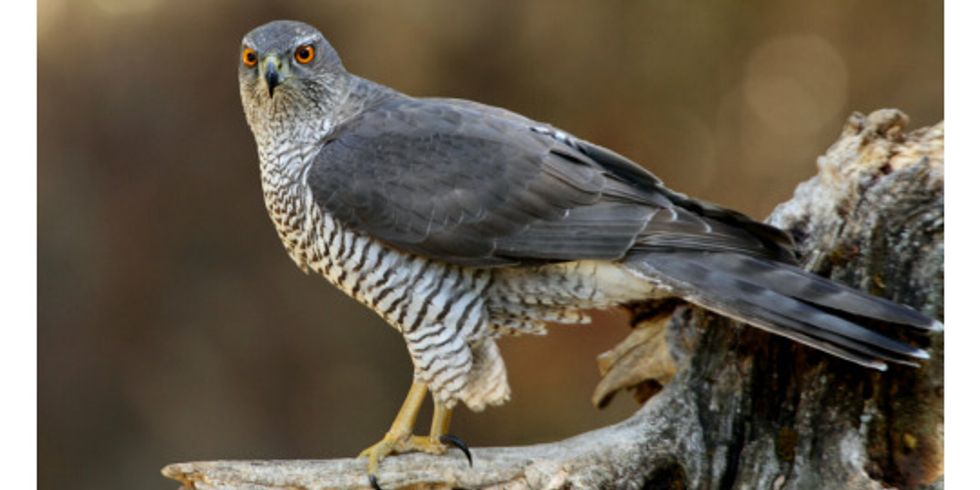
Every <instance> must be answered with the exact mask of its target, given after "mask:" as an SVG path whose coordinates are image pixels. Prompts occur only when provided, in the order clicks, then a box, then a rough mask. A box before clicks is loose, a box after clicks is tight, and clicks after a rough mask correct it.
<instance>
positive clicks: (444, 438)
mask: <svg viewBox="0 0 980 490" xmlns="http://www.w3.org/2000/svg"><path fill="white" fill-rule="evenodd" d="M439 442H441V443H443V444H449V445H452V446H454V447H456V448H458V449H459V450H460V451H463V454H465V455H466V460H467V461H469V462H470V468H472V467H473V455H472V454H470V448H469V446H467V445H466V443H465V442H463V440H462V439H460V438H458V437H456V436H454V435H452V434H443V435H441V436H439Z"/></svg>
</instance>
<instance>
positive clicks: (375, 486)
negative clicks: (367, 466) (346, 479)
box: [368, 475, 381, 490]
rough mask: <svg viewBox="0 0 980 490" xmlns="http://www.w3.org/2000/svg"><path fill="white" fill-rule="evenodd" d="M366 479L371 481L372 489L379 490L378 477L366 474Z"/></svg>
mask: <svg viewBox="0 0 980 490" xmlns="http://www.w3.org/2000/svg"><path fill="white" fill-rule="evenodd" d="M368 481H370V482H371V488H373V489H374V490H381V485H378V477H376V476H374V475H368Z"/></svg>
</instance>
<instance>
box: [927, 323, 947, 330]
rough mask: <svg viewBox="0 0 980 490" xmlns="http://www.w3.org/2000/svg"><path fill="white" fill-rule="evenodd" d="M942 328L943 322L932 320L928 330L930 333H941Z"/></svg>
mask: <svg viewBox="0 0 980 490" xmlns="http://www.w3.org/2000/svg"><path fill="white" fill-rule="evenodd" d="M944 328H945V327H944V326H943V322H941V321H939V320H933V321H932V325H929V330H930V331H932V332H942V331H943V329H944Z"/></svg>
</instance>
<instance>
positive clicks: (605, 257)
mask: <svg viewBox="0 0 980 490" xmlns="http://www.w3.org/2000/svg"><path fill="white" fill-rule="evenodd" d="M241 49H242V51H241V61H240V63H239V71H238V79H239V85H240V92H241V99H242V104H243V106H244V110H245V116H246V119H247V121H248V125H249V126H250V128H251V130H252V132H253V134H254V136H255V141H256V144H257V147H258V156H259V167H260V170H261V181H262V191H263V194H264V197H265V204H266V206H267V208H268V211H269V215H270V217H271V218H272V221H273V223H274V224H275V228H276V231H277V232H278V234H279V237H280V238H281V239H282V242H283V244H284V245H285V248H286V250H287V251H288V253H289V255H290V257H291V258H292V259H293V261H295V262H296V265H298V266H299V267H300V269H302V270H304V271H313V272H316V273H317V274H320V275H321V276H323V277H324V278H326V279H327V280H328V281H329V282H331V283H332V284H334V285H335V286H336V287H338V288H340V289H341V290H342V291H344V292H345V293H347V294H348V295H350V296H351V297H353V298H354V299H356V300H357V301H359V302H361V303H363V304H364V305H366V306H367V307H369V308H371V309H372V310H374V311H375V312H377V313H378V314H379V315H380V316H381V317H382V318H384V319H385V320H386V321H387V322H388V323H389V324H391V326H392V327H394V328H395V330H396V331H398V333H400V334H401V335H402V336H403V337H404V339H405V343H406V345H407V347H408V352H409V355H410V357H411V360H412V363H413V365H414V378H413V380H414V382H413V384H412V387H411V389H410V390H409V393H408V396H407V398H406V399H405V402H404V404H403V406H402V408H401V410H400V411H399V413H398V415H397V417H396V418H395V421H394V423H393V424H392V426H391V429H390V430H389V431H388V432H387V433H386V434H385V436H384V438H383V439H382V440H381V441H380V442H378V443H377V444H375V445H373V446H371V447H369V448H368V449H366V450H365V451H364V452H363V453H361V455H362V456H365V457H367V458H368V459H369V464H368V469H369V474H370V475H372V480H371V481H372V484H375V485H376V480H375V479H374V478H373V475H374V474H375V471H376V469H377V467H378V464H379V461H380V460H381V459H382V458H384V457H385V456H386V455H388V454H391V453H397V452H405V451H425V452H429V453H442V452H443V451H445V449H446V444H447V443H448V444H453V445H457V446H460V447H461V448H463V447H465V446H462V444H461V442H460V441H458V440H457V439H454V438H452V437H451V436H449V435H448V434H447V432H448V429H449V423H450V418H451V414H452V410H453V408H454V407H455V406H456V405H457V404H459V403H462V404H464V405H466V406H467V407H469V408H470V409H472V410H476V411H479V410H482V409H483V408H484V407H486V406H488V405H497V404H501V403H503V402H505V401H507V399H508V398H509V395H510V389H509V387H508V384H507V374H506V370H505V368H504V363H503V360H502V359H501V356H500V352H499V351H498V349H497V345H496V342H495V339H497V338H498V337H500V336H502V335H514V334H527V333H534V334H540V333H544V330H545V326H546V324H547V323H581V322H584V321H586V320H587V317H586V316H585V315H584V314H583V313H582V310H585V309H592V308H599V309H602V308H610V307H614V306H617V305H624V304H627V303H633V302H637V301H644V300H651V299H659V298H680V299H682V300H685V301H687V302H689V303H693V304H695V305H698V306H701V307H703V308H706V309H708V310H711V311H714V312H717V313H719V314H721V315H724V316H727V317H730V318H733V319H736V320H739V321H742V322H745V323H747V324H749V325H753V326H755V327H758V328H761V329H764V330H766V331H769V332H771V333H774V334H777V335H782V336H784V337H788V338H790V339H793V340H795V341H797V342H800V343H803V344H806V345H808V346H810V347H813V348H816V349H820V350H822V351H824V352H827V353H829V354H832V355H835V356H838V357H841V358H843V359H846V360H848V361H852V362H854V363H857V364H860V365H862V366H867V367H869V368H874V369H879V370H884V369H886V367H887V363H899V364H911V365H916V364H917V362H918V361H921V360H924V359H927V358H928V357H929V356H928V354H927V353H926V352H925V351H923V350H921V349H919V348H915V347H912V346H910V345H907V344H906V343H903V342H900V341H898V340H895V339H893V338H890V337H888V336H885V335H883V334H880V333H876V332H875V331H872V330H870V329H868V328H865V326H862V325H863V324H867V323H869V322H872V321H875V322H886V323H890V324H894V325H899V326H905V327H911V328H913V329H918V330H923V331H928V330H937V329H941V328H942V325H941V324H940V323H939V322H937V321H935V320H933V319H932V318H930V317H928V316H926V315H923V314H921V313H919V312H917V311H915V310H913V309H911V308H908V307H906V306H903V305H899V304H896V303H893V302H890V301H887V300H885V299H881V298H877V297H874V296H870V295H868V294H865V293H863V292H860V291H857V290H854V289H851V288H849V287H847V286H844V285H841V284H838V283H836V282H833V281H831V280H828V279H825V278H822V277H819V276H816V275H814V274H811V273H809V272H806V271H804V270H802V269H800V268H799V267H798V266H797V262H796V252H795V250H794V244H793V242H792V240H791V238H790V237H789V236H788V235H787V234H786V233H785V232H783V231H781V230H779V229H777V228H774V227H772V226H769V225H767V224H764V223H760V222H757V221H754V220H752V219H751V218H749V217H747V216H745V215H743V214H740V213H737V212H735V211H730V210H727V209H723V208H720V207H718V206H715V205H712V204H708V203H705V202H702V201H699V200H697V199H693V198H690V197H687V196H685V195H683V194H680V193H677V192H674V191H672V190H670V189H668V188H667V187H666V186H665V185H664V184H663V183H662V182H661V181H660V179H658V178H657V177H656V176H654V175H653V174H652V173H650V172H649V171H647V170H646V169H644V168H643V167H641V166H639V165H637V164H636V163H633V162H632V161H630V160H629V159H627V158H625V157H623V156H621V155H619V154H617V153H615V152H613V151H611V150H609V149H606V148H603V147H601V146H598V145H595V144H592V143H590V142H588V141H585V140H582V139H579V138H576V137H575V136H572V135H570V134H568V133H566V132H564V131H561V130H559V129H556V128H554V127H552V126H550V125H548V124H544V123H540V122H537V121H534V120H531V119H528V118H526V117H523V116H521V115H519V114H515V113H513V112H510V111H507V110H504V109H500V108H496V107H490V106H486V105H483V104H479V103H476V102H471V101H467V100H458V99H448V98H416V97H411V96H408V95H405V94H402V93H400V92H398V91H396V90H393V89H391V88H388V87H386V86H383V85H380V84H377V83H374V82H371V81H369V80H366V79H363V78H360V77H357V76H355V75H353V74H351V73H349V72H348V71H347V70H346V69H345V68H344V65H343V64H342V63H341V60H340V58H339V57H338V55H337V52H336V51H335V50H334V48H333V47H332V46H331V45H330V43H329V42H327V40H326V39H325V38H324V36H323V35H322V34H321V33H320V32H319V31H318V30H317V29H315V28H313V27H311V26H309V25H307V24H304V23H301V22H296V21H274V22H270V23H268V24H265V25H262V26H260V27H258V28H256V29H254V30H253V31H251V32H249V33H248V34H247V35H246V36H245V37H244V39H243V41H242V48H241ZM426 393H431V395H432V398H433V401H434V404H435V410H434V415H433V420H432V428H431V432H430V434H429V435H427V436H414V435H412V431H413V427H414V424H415V419H416V416H417V413H418V411H419V408H420V406H421V405H422V403H423V402H424V400H425V397H426Z"/></svg>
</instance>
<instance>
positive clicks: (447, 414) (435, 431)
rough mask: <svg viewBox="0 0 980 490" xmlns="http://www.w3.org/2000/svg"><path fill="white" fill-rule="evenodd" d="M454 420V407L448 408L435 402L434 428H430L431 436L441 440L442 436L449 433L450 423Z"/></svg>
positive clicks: (433, 413)
mask: <svg viewBox="0 0 980 490" xmlns="http://www.w3.org/2000/svg"><path fill="white" fill-rule="evenodd" d="M452 420H453V409H451V408H446V407H443V406H442V405H440V404H439V403H438V402H435V410H434V411H433V412H432V428H431V429H429V437H430V438H432V439H435V440H439V438H440V437H442V436H444V435H446V434H448V433H449V423H450V422H452Z"/></svg>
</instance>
